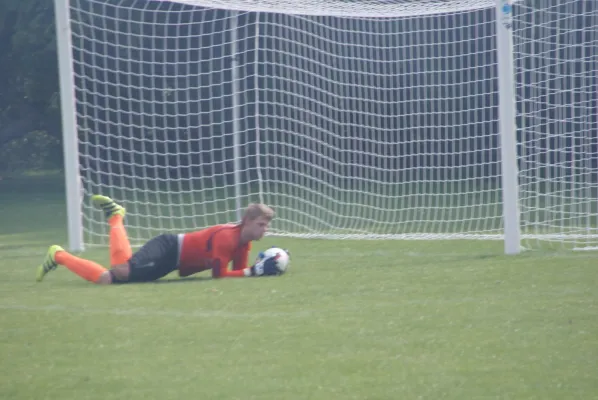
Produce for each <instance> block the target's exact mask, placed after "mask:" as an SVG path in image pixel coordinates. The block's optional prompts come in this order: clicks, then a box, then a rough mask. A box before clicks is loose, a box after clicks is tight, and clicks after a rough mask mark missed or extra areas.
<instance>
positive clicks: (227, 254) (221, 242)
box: [212, 233, 251, 278]
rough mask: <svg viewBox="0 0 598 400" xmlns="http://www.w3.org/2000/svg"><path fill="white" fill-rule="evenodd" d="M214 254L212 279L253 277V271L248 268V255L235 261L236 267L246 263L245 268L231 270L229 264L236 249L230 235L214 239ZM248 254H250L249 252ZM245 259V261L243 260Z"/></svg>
mask: <svg viewBox="0 0 598 400" xmlns="http://www.w3.org/2000/svg"><path fill="white" fill-rule="evenodd" d="M213 240H214V241H213V246H214V247H213V250H212V251H213V253H212V263H213V264H212V278H229V277H230V278H233V277H244V276H251V271H250V270H249V268H247V254H245V256H244V257H243V255H241V257H237V258H236V259H235V260H233V263H234V265H235V266H237V265H239V264H238V263H239V262H244V263H245V264H243V265H244V268H242V269H234V270H232V271H231V270H229V269H228V264H229V262H230V261H231V258H232V256H233V254H234V253H235V248H234V247H233V246H234V245H233V244H232V243H233V239H232V238H230V237H229V236H228V235H226V234H224V233H222V234H219V235H217V236H216V237H214V239H213ZM246 253H249V251H247V252H246ZM243 258H244V260H243Z"/></svg>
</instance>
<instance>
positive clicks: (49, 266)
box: [36, 245, 64, 282]
mask: <svg viewBox="0 0 598 400" xmlns="http://www.w3.org/2000/svg"><path fill="white" fill-rule="evenodd" d="M59 251H64V249H63V248H62V247H60V246H56V245H54V246H50V248H49V249H48V253H47V254H46V259H45V260H44V262H43V263H42V264H41V265H40V266H39V267H37V277H36V280H37V281H38V282H41V281H42V279H44V276H46V274H47V273H48V272H50V271H53V270H55V269H56V267H57V266H58V264H57V263H56V253H57V252H59Z"/></svg>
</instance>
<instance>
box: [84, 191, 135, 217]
mask: <svg viewBox="0 0 598 400" xmlns="http://www.w3.org/2000/svg"><path fill="white" fill-rule="evenodd" d="M91 202H92V203H93V205H94V207H95V208H99V209H100V210H102V211H104V214H106V219H110V218H111V217H113V216H115V215H122V216H123V217H124V216H125V213H126V210H125V208H124V207H123V206H120V205H118V204H116V203H115V202H114V200H112V199H111V198H110V197H108V196H102V195H101V194H94V195H93V196H91Z"/></svg>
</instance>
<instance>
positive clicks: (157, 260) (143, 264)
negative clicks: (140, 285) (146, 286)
mask: <svg viewBox="0 0 598 400" xmlns="http://www.w3.org/2000/svg"><path fill="white" fill-rule="evenodd" d="M178 261H179V244H178V238H177V236H176V235H169V234H163V235H159V236H156V237H154V238H153V239H151V240H149V241H148V242H147V243H146V244H144V245H143V246H142V247H141V248H140V249H139V250H138V251H137V252H136V253H135V254H133V256H132V257H131V259H130V260H129V261H128V263H126V264H123V265H116V266H114V267H113V268H112V269H111V270H110V275H111V280H112V282H113V283H125V282H150V281H155V280H157V279H160V278H162V277H164V276H166V275H168V274H169V273H171V272H172V271H175V270H176V269H177V267H178Z"/></svg>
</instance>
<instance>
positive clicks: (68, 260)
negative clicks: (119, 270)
mask: <svg viewBox="0 0 598 400" xmlns="http://www.w3.org/2000/svg"><path fill="white" fill-rule="evenodd" d="M58 265H64V266H65V267H66V268H68V269H69V270H71V271H72V272H74V273H75V274H77V275H79V276H80V277H81V278H83V279H86V280H88V281H90V282H93V283H97V284H107V283H111V282H110V274H109V273H108V270H107V269H106V268H104V267H102V266H101V265H100V264H97V263H95V262H93V261H90V260H85V259H83V258H80V257H77V256H74V255H72V254H70V253H68V252H66V251H65V250H64V249H63V248H62V247H60V246H56V245H54V246H50V248H49V249H48V253H47V254H46V258H45V260H44V262H43V263H42V264H41V265H40V266H39V267H38V268H37V281H38V282H39V281H41V280H42V279H44V276H46V274H47V273H48V272H50V271H53V270H55V269H56V267H57V266H58Z"/></svg>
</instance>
